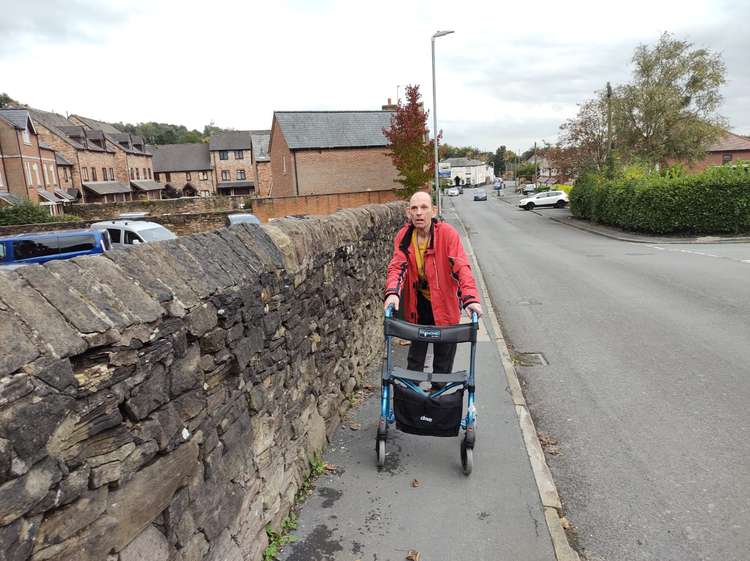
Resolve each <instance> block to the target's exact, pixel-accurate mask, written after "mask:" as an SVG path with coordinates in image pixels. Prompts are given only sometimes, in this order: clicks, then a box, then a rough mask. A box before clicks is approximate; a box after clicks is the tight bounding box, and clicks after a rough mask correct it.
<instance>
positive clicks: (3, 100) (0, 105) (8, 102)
mask: <svg viewBox="0 0 750 561" xmlns="http://www.w3.org/2000/svg"><path fill="white" fill-rule="evenodd" d="M16 105H18V102H17V101H16V100H15V99H13V98H12V97H10V96H9V95H8V94H7V93H1V94H0V109H5V108H7V107H15V106H16Z"/></svg>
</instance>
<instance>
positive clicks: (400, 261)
mask: <svg viewBox="0 0 750 561" xmlns="http://www.w3.org/2000/svg"><path fill="white" fill-rule="evenodd" d="M430 231H431V236H430V245H429V246H428V248H427V251H426V252H425V258H424V261H425V264H424V270H425V277H426V278H427V283H428V284H429V286H430V301H431V303H432V314H433V316H434V318H435V325H451V324H456V323H459V321H460V320H461V308H462V307H463V308H465V307H466V306H468V305H469V304H471V303H472V302H479V293H478V292H477V286H476V283H475V282H474V276H473V275H472V274H471V266H470V265H469V260H468V259H467V258H466V254H465V253H464V248H463V245H461V238H460V237H459V235H458V232H456V230H455V228H453V226H451V225H450V224H446V223H445V222H437V221H435V220H434V219H433V221H432V226H431V228H430ZM412 232H414V226H413V225H412V224H406V225H405V226H404V227H403V228H401V230H399V231H398V234H396V239H395V241H394V244H393V245H394V248H393V257H392V258H391V262H390V263H389V264H388V274H387V277H386V282H385V297H386V298H387V297H388V296H389V295H391V294H396V295H397V296H399V307H400V308H401V310H402V311H403V318H404V319H405V320H406V321H409V322H411V323H417V283H418V282H419V275H418V273H417V261H416V258H415V256H414V246H413V245H412V243H411V237H412Z"/></svg>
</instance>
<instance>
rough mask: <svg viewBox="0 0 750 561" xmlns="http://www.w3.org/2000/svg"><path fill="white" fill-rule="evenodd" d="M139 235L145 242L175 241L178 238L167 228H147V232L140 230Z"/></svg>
mask: <svg viewBox="0 0 750 561" xmlns="http://www.w3.org/2000/svg"><path fill="white" fill-rule="evenodd" d="M138 235H139V236H140V237H142V238H143V241H145V242H158V241H162V240H173V239H175V238H176V237H177V236H175V235H174V234H173V233H172V232H170V231H169V230H167V229H166V228H146V229H145V230H138Z"/></svg>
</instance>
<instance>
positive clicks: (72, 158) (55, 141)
mask: <svg viewBox="0 0 750 561" xmlns="http://www.w3.org/2000/svg"><path fill="white" fill-rule="evenodd" d="M34 126H35V127H36V131H37V133H39V137H40V138H41V139H42V141H44V142H45V143H46V144H48V145H50V146H51V147H52V148H53V149H54V150H55V152H59V153H60V154H61V155H62V156H63V157H64V158H65V159H66V160H68V161H69V162H70V163H71V164H73V168H72V170H71V181H70V182H71V186H72V187H75V188H76V189H80V188H81V170H80V168H79V165H78V150H76V149H75V148H73V147H72V146H71V145H70V144H68V143H67V142H66V141H65V140H63V139H62V138H60V137H59V136H57V135H56V134H54V133H52V132H50V131H49V130H48V129H47V128H45V127H44V125H42V124H41V123H38V122H36V121H34ZM58 172H59V170H58Z"/></svg>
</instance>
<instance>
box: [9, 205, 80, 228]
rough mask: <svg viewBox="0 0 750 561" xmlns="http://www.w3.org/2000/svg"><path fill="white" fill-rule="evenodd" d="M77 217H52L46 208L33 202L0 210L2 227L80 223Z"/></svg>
mask: <svg viewBox="0 0 750 561" xmlns="http://www.w3.org/2000/svg"><path fill="white" fill-rule="evenodd" d="M78 220H80V218H78V217H77V216H70V215H63V216H52V215H51V214H50V213H49V212H48V211H47V209H46V208H44V207H42V206H39V205H35V204H33V203H31V202H24V203H21V204H20V205H17V206H11V207H5V208H0V226H15V225H18V224H43V223H46V222H72V221H78Z"/></svg>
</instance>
